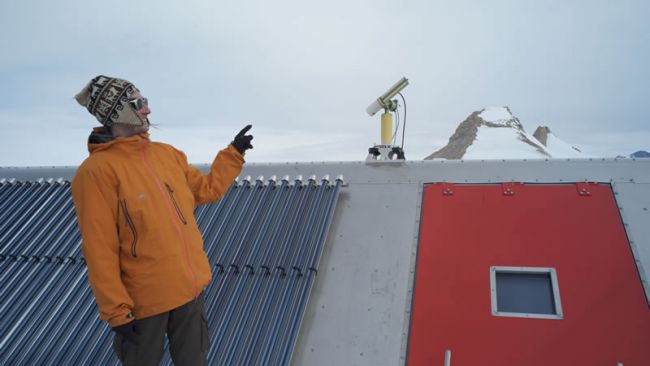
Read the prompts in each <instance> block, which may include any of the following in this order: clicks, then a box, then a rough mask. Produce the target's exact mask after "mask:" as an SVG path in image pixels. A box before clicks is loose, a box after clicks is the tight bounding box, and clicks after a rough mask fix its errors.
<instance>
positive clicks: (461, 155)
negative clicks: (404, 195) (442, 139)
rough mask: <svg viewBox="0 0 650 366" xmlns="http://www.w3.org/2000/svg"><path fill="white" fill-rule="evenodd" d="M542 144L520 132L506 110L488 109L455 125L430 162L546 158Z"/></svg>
mask: <svg viewBox="0 0 650 366" xmlns="http://www.w3.org/2000/svg"><path fill="white" fill-rule="evenodd" d="M548 157H551V154H549V153H548V152H547V151H546V149H545V148H544V145H542V144H541V143H540V142H539V141H537V139H535V137H533V136H531V135H529V134H528V133H526V131H525V130H524V127H523V125H522V124H521V122H520V121H519V119H518V118H517V117H515V116H514V115H513V114H512V112H511V111H510V108H509V107H507V106H504V107H490V108H485V109H482V110H480V111H476V112H473V113H472V114H470V115H469V116H468V117H467V118H466V119H465V120H464V121H463V122H461V123H460V125H458V128H456V131H455V132H454V134H453V135H452V136H451V137H450V138H449V142H448V143H447V145H446V146H445V147H443V148H442V149H440V150H438V151H436V152H434V153H433V154H431V155H429V156H427V157H426V158H424V159H425V160H430V159H503V158H538V159H539V158H548Z"/></svg>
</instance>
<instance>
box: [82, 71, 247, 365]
mask: <svg viewBox="0 0 650 366" xmlns="http://www.w3.org/2000/svg"><path fill="white" fill-rule="evenodd" d="M75 99H76V100H77V101H78V102H79V104H81V105H82V106H84V107H86V108H87V109H88V111H89V112H90V113H91V114H92V115H94V116H95V117H96V118H97V120H98V121H99V122H100V123H101V124H102V125H103V127H98V128H95V129H94V130H93V132H92V133H91V134H90V137H89V139H88V150H89V151H90V156H89V157H88V158H87V159H86V160H85V161H84V162H83V164H81V166H80V167H79V169H78V170H77V173H76V174H75V177H74V179H73V181H72V197H73V200H74V203H75V208H76V212H77V219H78V222H79V228H80V231H81V235H82V239H83V243H82V250H83V255H84V258H85V260H86V263H87V265H88V278H89V281H90V285H91V287H92V290H93V293H94V294H95V298H96V301H97V306H98V307H99V317H100V319H102V320H105V321H107V322H108V324H109V325H110V326H111V327H112V329H113V330H114V331H115V337H114V341H113V346H114V350H115V352H116V354H117V356H118V358H119V359H120V360H121V361H122V362H123V363H124V364H127V365H157V364H158V363H159V362H160V359H161V358H162V354H163V343H164V338H165V334H166V335H167V337H168V339H169V344H170V351H171V356H172V359H173V361H174V363H175V364H176V365H201V364H203V365H205V364H207V358H206V356H207V350H208V345H209V339H208V328H207V317H206V313H205V309H204V305H203V302H204V300H203V290H204V289H205V288H206V287H207V285H208V284H209V283H210V280H211V278H212V276H211V270H210V264H209V263H208V258H207V256H206V253H205V251H204V250H203V240H202V238H201V233H200V232H199V229H198V226H197V224H196V221H195V219H194V208H195V206H196V205H200V204H204V203H208V202H212V201H215V200H218V199H220V198H221V197H223V195H224V194H225V193H226V191H227V190H228V188H229V187H230V185H231V184H232V183H233V181H234V180H235V178H236V177H237V176H238V175H239V173H240V172H241V169H242V166H243V164H244V153H245V151H246V150H247V149H251V148H252V147H253V146H252V145H251V140H252V139H253V136H251V135H246V132H247V131H248V130H249V129H250V128H251V126H250V125H248V126H246V127H245V128H244V129H243V130H242V131H241V132H239V134H237V136H235V138H234V140H233V141H232V143H231V144H230V145H229V146H228V147H227V148H225V149H223V150H221V151H220V152H219V153H218V154H217V156H216V158H215V159H214V162H213V163H212V166H211V168H210V172H209V173H208V174H207V175H204V174H203V173H202V172H201V171H199V170H198V169H197V168H195V167H193V166H191V165H189V164H188V162H187V158H186V156H185V154H184V153H183V152H181V151H179V150H177V149H175V148H174V147H172V146H171V145H167V144H163V143H158V142H152V141H150V140H149V134H148V133H147V131H148V130H149V119H148V115H149V113H151V110H150V109H149V105H148V101H147V99H146V98H144V97H143V96H142V95H141V94H140V91H139V90H138V89H137V88H136V87H135V86H134V85H133V84H132V83H130V82H129V81H127V80H123V79H118V78H112V77H107V76H103V75H100V76H97V77H96V78H94V79H92V80H91V81H90V82H89V83H88V84H87V85H86V86H85V87H84V88H83V89H82V90H81V92H79V94H77V95H76V96H75Z"/></svg>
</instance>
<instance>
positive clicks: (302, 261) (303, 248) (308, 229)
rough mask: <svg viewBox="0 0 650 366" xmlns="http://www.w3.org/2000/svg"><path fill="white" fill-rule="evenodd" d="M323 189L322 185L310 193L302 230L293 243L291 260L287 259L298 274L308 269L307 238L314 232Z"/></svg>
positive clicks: (320, 208) (301, 224)
mask: <svg viewBox="0 0 650 366" xmlns="http://www.w3.org/2000/svg"><path fill="white" fill-rule="evenodd" d="M324 189H325V186H324V185H320V186H317V187H316V188H315V189H314V190H315V192H312V193H311V196H312V197H311V198H312V199H311V200H310V205H309V213H308V214H307V215H306V216H305V218H306V220H305V222H302V223H300V226H301V227H302V228H303V229H302V230H301V231H300V236H299V237H298V239H297V240H296V241H295V243H294V245H293V246H294V254H293V256H292V258H290V259H289V263H291V266H292V267H293V268H298V269H299V270H300V273H301V274H303V273H304V272H305V270H306V269H307V267H308V261H307V260H306V258H305V257H306V252H307V250H308V249H309V247H308V244H309V242H308V240H307V239H308V238H309V237H310V234H311V233H312V231H313V230H314V227H315V223H316V221H317V219H318V216H319V213H320V210H322V207H321V205H320V201H321V197H322V196H323V191H324Z"/></svg>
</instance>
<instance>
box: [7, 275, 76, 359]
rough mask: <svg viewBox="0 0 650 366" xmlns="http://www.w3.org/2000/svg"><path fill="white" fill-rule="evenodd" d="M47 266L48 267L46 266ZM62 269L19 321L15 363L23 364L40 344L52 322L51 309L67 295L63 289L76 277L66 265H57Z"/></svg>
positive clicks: (50, 280) (34, 299) (17, 324)
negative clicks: (44, 332) (24, 359)
mask: <svg viewBox="0 0 650 366" xmlns="http://www.w3.org/2000/svg"><path fill="white" fill-rule="evenodd" d="M46 266H47V265H46ZM55 266H58V267H60V268H59V271H57V272H56V273H54V274H53V276H52V277H51V278H50V279H49V281H48V282H46V283H45V284H44V286H43V287H42V289H41V291H40V292H39V293H38V294H37V295H36V296H35V297H34V298H33V299H32V300H31V303H30V305H29V306H28V307H27V308H25V311H24V312H23V313H22V314H21V316H20V317H19V318H18V319H17V322H16V324H15V326H16V327H19V328H20V331H19V332H18V334H17V336H16V337H15V338H14V342H15V344H16V348H17V349H18V350H19V352H16V353H17V354H16V356H18V358H17V359H16V358H14V362H16V363H19V364H22V363H23V361H22V360H23V358H24V357H26V356H28V355H30V354H31V352H29V351H31V350H32V348H34V347H35V346H37V342H40V340H41V339H40V338H41V337H40V336H41V335H42V334H43V331H44V330H45V329H47V328H48V326H49V325H50V324H51V322H52V321H55V320H56V318H52V317H51V314H52V312H50V310H49V309H51V308H52V307H53V303H56V302H57V301H59V299H60V298H61V297H62V296H64V295H65V293H64V292H63V291H61V289H62V288H63V287H65V284H66V281H68V280H69V279H70V278H73V277H74V276H75V273H74V272H73V271H69V270H66V268H65V267H64V265H55Z"/></svg>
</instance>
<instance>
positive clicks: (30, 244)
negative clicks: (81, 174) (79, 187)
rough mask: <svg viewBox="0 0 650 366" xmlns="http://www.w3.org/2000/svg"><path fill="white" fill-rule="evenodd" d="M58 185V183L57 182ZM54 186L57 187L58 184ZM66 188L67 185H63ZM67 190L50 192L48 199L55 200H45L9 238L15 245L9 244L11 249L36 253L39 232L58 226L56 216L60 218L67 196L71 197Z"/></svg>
mask: <svg viewBox="0 0 650 366" xmlns="http://www.w3.org/2000/svg"><path fill="white" fill-rule="evenodd" d="M55 185H58V183H55ZM54 188H57V187H56V186H55V187H54ZM61 188H63V190H65V187H61ZM65 193H66V192H64V191H63V192H61V191H60V190H56V189H55V190H54V191H53V192H51V193H50V195H51V197H50V198H48V201H49V200H50V199H52V197H53V201H52V202H49V203H48V201H45V202H44V203H43V205H42V206H41V207H39V208H38V209H37V211H36V212H34V214H33V216H32V217H31V218H30V219H29V221H28V222H25V223H23V224H22V225H21V228H20V229H19V230H17V231H16V233H15V234H14V236H13V237H12V238H8V239H7V241H8V242H9V243H11V242H14V245H11V244H9V246H10V247H11V251H12V252H14V253H20V254H27V255H31V254H34V252H35V248H36V247H37V246H38V244H39V242H38V241H37V240H36V238H37V237H38V235H39V234H42V233H44V232H47V231H48V230H51V227H52V226H57V225H58V222H57V221H56V220H55V218H58V216H59V214H60V212H61V211H63V210H64V203H65V200H66V198H69V197H70V196H69V194H68V195H66V194H65Z"/></svg>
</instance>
